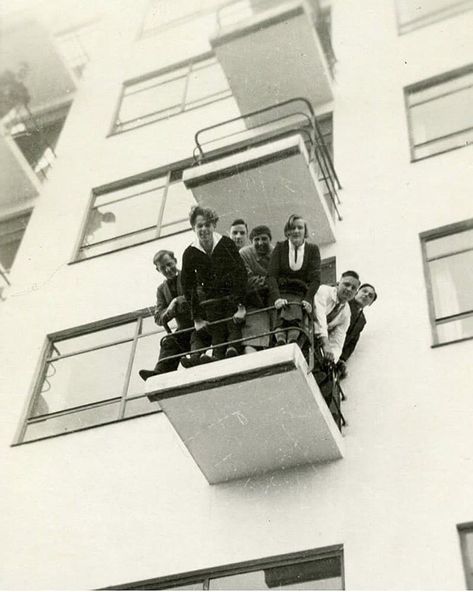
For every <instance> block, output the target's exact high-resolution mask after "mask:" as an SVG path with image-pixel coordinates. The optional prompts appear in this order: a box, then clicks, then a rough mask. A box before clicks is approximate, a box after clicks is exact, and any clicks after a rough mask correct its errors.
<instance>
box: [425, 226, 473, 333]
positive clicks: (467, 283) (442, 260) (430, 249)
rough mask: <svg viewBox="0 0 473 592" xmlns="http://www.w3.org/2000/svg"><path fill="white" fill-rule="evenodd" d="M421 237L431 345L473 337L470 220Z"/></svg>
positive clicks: (472, 229)
mask: <svg viewBox="0 0 473 592" xmlns="http://www.w3.org/2000/svg"><path fill="white" fill-rule="evenodd" d="M420 237H421V241H422V249H423V255H424V265H425V272H426V278H427V286H428V293H429V305H430V315H431V319H432V325H433V335H434V344H440V343H449V342H451V341H459V340H462V339H467V338H471V337H473V274H472V273H471V270H472V269H473V219H472V220H468V221H466V222H460V223H459V224H453V225H451V226H445V227H443V228H439V229H437V230H434V231H430V232H426V233H422V234H421V235H420Z"/></svg>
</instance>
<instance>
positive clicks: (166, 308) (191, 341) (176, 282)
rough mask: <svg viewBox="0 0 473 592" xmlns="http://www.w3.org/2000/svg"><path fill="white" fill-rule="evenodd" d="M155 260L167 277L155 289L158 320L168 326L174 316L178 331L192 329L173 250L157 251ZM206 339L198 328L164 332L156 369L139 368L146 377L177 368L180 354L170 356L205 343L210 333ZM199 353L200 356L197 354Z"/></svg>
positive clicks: (157, 267) (202, 345) (158, 269)
mask: <svg viewBox="0 0 473 592" xmlns="http://www.w3.org/2000/svg"><path fill="white" fill-rule="evenodd" d="M153 264H154V266H155V267H156V269H157V271H159V272H160V273H161V274H162V275H163V276H164V277H165V278H166V280H165V281H164V282H163V283H162V284H160V285H159V286H158V289H157V292H156V309H155V313H154V320H155V323H156V324H157V325H160V326H165V327H166V326H167V323H168V322H169V321H171V320H172V319H175V320H176V324H177V331H181V330H183V329H191V328H192V327H193V325H194V324H193V322H192V318H191V314H190V307H189V304H188V303H187V301H186V299H185V297H184V293H183V290H182V284H181V273H180V271H179V270H178V268H177V260H176V257H175V255H174V253H173V252H172V251H168V250H166V249H162V250H161V251H158V252H157V253H156V254H155V256H154V257H153ZM205 341H206V340H205V335H204V336H197V335H196V333H195V331H187V332H185V333H181V334H178V335H165V336H164V337H163V338H162V339H161V347H160V350H159V358H158V362H157V364H156V366H155V367H154V370H140V371H139V375H140V376H141V378H142V379H143V380H147V379H148V378H150V377H151V376H156V375H158V374H164V373H166V372H172V371H174V370H177V367H178V366H179V360H180V358H179V357H175V358H171V359H167V358H168V357H169V356H177V355H178V354H180V353H184V352H187V351H189V350H191V349H192V350H193V349H198V348H199V347H204V346H205V345H207V344H208V343H210V337H209V338H208V339H207V343H205ZM196 355H197V357H198V354H196ZM191 359H192V356H191ZM183 365H184V364H183ZM189 365H192V364H189Z"/></svg>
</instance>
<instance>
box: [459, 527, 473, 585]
mask: <svg viewBox="0 0 473 592" xmlns="http://www.w3.org/2000/svg"><path fill="white" fill-rule="evenodd" d="M458 532H459V534H460V545H461V550H462V556H463V567H464V569H465V578H466V585H467V588H468V590H473V523H469V524H461V525H459V526H458Z"/></svg>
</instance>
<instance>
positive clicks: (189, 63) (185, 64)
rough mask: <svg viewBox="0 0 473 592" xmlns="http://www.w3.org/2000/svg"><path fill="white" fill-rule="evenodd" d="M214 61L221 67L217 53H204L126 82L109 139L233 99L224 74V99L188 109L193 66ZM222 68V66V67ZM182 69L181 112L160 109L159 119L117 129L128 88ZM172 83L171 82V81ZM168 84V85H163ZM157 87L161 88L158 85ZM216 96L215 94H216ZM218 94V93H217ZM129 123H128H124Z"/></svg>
mask: <svg viewBox="0 0 473 592" xmlns="http://www.w3.org/2000/svg"><path fill="white" fill-rule="evenodd" d="M210 59H213V60H214V61H215V63H216V64H217V65H218V66H220V64H219V62H218V60H217V57H216V55H215V53H214V52H213V51H206V52H204V53H200V54H198V55H196V56H193V57H192V58H187V59H185V60H182V61H180V62H176V63H174V64H170V65H169V66H166V67H164V68H159V69H158V70H153V71H152V72H148V73H146V74H143V75H140V76H136V77H135V78H130V79H129V80H126V81H125V82H124V83H123V84H122V86H121V89H120V94H119V97H118V101H117V104H116V107H115V109H114V111H113V117H112V121H111V124H110V128H109V132H108V134H107V137H113V136H119V135H121V134H125V133H126V132H131V131H133V130H136V129H139V128H141V127H146V126H148V125H153V124H155V123H158V122H159V121H167V120H168V119H171V118H172V117H176V116H179V115H182V114H183V113H188V112H189V111H194V110H195V109H200V108H201V107H208V106H209V105H213V104H214V103H217V102H219V101H223V100H225V99H228V98H232V97H233V92H232V89H231V88H230V84H229V83H228V79H227V77H226V75H225V72H223V71H222V72H223V75H224V76H225V79H226V80H227V83H228V91H227V93H226V94H225V95H224V96H222V97H218V98H214V99H212V100H209V102H207V103H204V104H203V105H202V104H197V105H195V106H190V107H188V108H187V109H186V95H187V92H188V87H189V84H188V83H189V78H190V76H191V75H192V73H193V72H194V70H193V66H194V64H199V63H200V62H205V61H207V60H210ZM220 67H221V66H220ZM182 68H187V72H186V74H185V84H184V91H183V95H182V99H181V105H180V108H179V111H177V112H171V113H168V114H167V115H166V113H167V111H169V110H170V109H171V107H167V108H164V109H160V110H159V111H156V112H153V113H154V114H156V115H158V114H161V115H160V116H159V117H158V118H157V119H153V120H151V121H146V122H144V123H140V124H137V125H134V126H133V127H128V128H126V129H119V128H117V121H118V119H119V115H120V109H121V106H122V103H123V99H124V97H125V91H126V88H127V87H130V86H133V85H135V84H140V83H142V82H146V81H147V80H152V79H153V78H159V77H161V76H165V75H166V74H170V73H171V72H173V71H174V70H180V69H182ZM199 69H200V68H197V70H199ZM169 82H171V81H169ZM163 84H166V83H163ZM156 86H159V84H158V85H156ZM214 94H215V93H214ZM217 94H218V93H217ZM191 105H192V104H191ZM153 113H147V114H144V115H142V116H141V117H137V118H134V119H131V120H129V121H128V123H130V122H132V121H134V120H140V119H142V118H145V117H148V116H151V115H153ZM124 123H127V122H124Z"/></svg>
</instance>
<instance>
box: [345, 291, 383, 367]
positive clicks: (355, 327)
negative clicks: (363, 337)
mask: <svg viewBox="0 0 473 592" xmlns="http://www.w3.org/2000/svg"><path fill="white" fill-rule="evenodd" d="M377 297H378V295H377V294H376V290H375V288H374V286H372V285H371V284H361V286H360V287H359V289H358V292H357V293H356V296H355V298H353V300H350V302H349V305H350V312H351V318H350V326H349V327H348V330H347V334H346V337H345V343H344V345H343V350H342V353H341V356H340V359H339V360H338V363H337V370H338V373H339V375H340V378H345V376H347V374H348V372H347V367H346V363H347V361H348V358H349V357H350V356H351V355H352V353H353V351H354V349H355V347H356V344H357V343H358V340H359V339H360V333H361V332H362V331H363V329H364V327H365V325H366V318H365V314H364V312H363V309H364V308H365V306H371V305H372V304H373V302H374V301H375V300H376V298H377Z"/></svg>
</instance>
